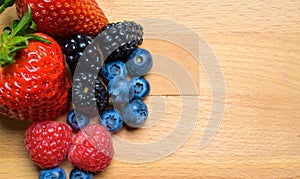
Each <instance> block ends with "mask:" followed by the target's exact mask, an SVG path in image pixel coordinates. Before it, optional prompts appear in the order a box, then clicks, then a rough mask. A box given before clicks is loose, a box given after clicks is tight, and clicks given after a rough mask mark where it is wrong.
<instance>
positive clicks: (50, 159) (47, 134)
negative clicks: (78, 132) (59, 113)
mask: <svg viewBox="0 0 300 179" xmlns="http://www.w3.org/2000/svg"><path fill="white" fill-rule="evenodd" d="M71 140H72V129H71V127H70V126H69V125H67V124H62V123H57V122H54V121H43V122H34V123H33V124H31V125H30V126H29V128H28V129H27V130H26V133H25V145H26V149H27V150H28V153H29V155H30V158H31V159H32V161H33V162H34V163H35V164H36V165H38V166H39V167H41V168H52V167H57V166H59V165H60V164H61V163H62V162H63V160H64V159H65V158H66V156H67V153H68V149H69V147H70V145H71Z"/></svg>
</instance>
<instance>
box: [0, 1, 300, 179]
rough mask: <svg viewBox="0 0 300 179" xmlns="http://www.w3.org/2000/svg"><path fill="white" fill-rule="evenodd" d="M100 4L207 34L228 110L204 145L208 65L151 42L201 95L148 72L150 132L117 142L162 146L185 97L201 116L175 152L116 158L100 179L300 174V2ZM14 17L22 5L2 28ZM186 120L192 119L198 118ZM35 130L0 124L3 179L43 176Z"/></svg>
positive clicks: (113, 14) (118, 13)
mask: <svg viewBox="0 0 300 179" xmlns="http://www.w3.org/2000/svg"><path fill="white" fill-rule="evenodd" d="M98 3H99V4H100V5H101V6H102V8H103V10H105V12H107V16H108V18H109V19H110V20H111V21H118V20H123V19H135V18H143V17H157V18H165V19H169V20H173V21H177V22H179V23H182V24H184V25H186V26H188V27H190V28H192V29H194V30H195V31H196V32H197V33H199V34H200V35H201V37H202V38H203V39H204V40H205V41H206V43H207V44H208V45H209V46H210V47H211V49H212V51H213V52H214V54H215V56H216V58H217V59H218V61H219V63H220V65H221V69H222V72H223V74H224V78H225V83H226V109H225V113H224V118H223V120H222V124H221V126H220V128H219V130H218V132H217V134H216V135H215V137H214V139H213V140H212V141H211V143H210V144H209V145H208V146H207V147H206V148H204V149H200V148H199V144H200V140H201V139H202V135H203V132H204V130H205V127H206V124H207V121H208V118H209V116H210V112H211V110H212V109H211V105H212V92H211V84H210V81H209V80H208V78H207V74H206V72H205V69H204V68H203V66H199V65H197V64H188V63H186V61H185V59H187V58H191V57H189V56H188V54H186V52H185V51H182V50H174V49H175V48H176V47H175V46H172V44H163V43H160V44H158V43H156V42H154V41H151V39H149V40H148V41H147V40H145V43H144V45H143V47H145V48H147V49H150V50H151V52H155V53H162V54H166V55H167V56H171V57H172V59H175V60H176V62H178V63H180V64H182V66H183V67H184V68H185V69H187V70H188V71H189V72H190V74H191V78H192V79H193V81H194V82H195V84H197V86H198V87H197V88H198V91H197V93H193V94H190V92H189V91H186V92H184V93H180V92H178V89H177V88H176V85H174V84H173V83H172V82H170V80H169V79H168V78H163V77H162V76H159V75H156V74H150V75H149V76H147V78H148V79H149V81H150V83H151V86H152V92H151V96H149V97H148V98H147V103H148V104H149V109H150V111H151V114H150V117H149V121H148V123H147V125H146V128H143V129H140V130H136V131H128V130H127V129H123V130H122V131H121V132H120V133H118V134H117V136H118V137H120V138H122V139H124V140H127V141H131V142H140V143H143V142H155V141H158V140H159V139H160V138H162V137H164V136H166V135H168V134H169V133H171V132H172V131H173V130H174V128H176V125H177V123H178V121H179V117H178V116H180V115H181V110H180V109H181V108H182V106H181V104H182V102H181V101H182V98H183V97H190V98H197V100H198V102H199V105H198V106H191V107H190V110H198V112H199V113H198V118H197V119H196V120H197V123H196V125H195V126H194V130H193V131H192V133H191V136H190V137H189V138H188V140H187V141H186V142H185V143H184V145H182V146H181V147H180V148H179V149H178V150H176V151H175V152H173V153H171V154H170V155H169V156H167V157H165V158H162V159H160V160H157V161H154V162H148V163H139V164H137V163H129V162H123V161H119V160H117V159H115V160H113V163H112V165H111V166H110V167H109V168H108V169H107V170H106V171H104V172H102V173H101V174H98V175H96V176H95V178H121V177H122V178H300V130H299V129H300V70H299V69H300V1H297V0H294V1H293V0H288V1H279V0H273V1H271V0H265V1H256V0H251V1H247V2H246V1H245V2H242V1H236V0H226V1H225V0H221V1H209V2H208V1H207V2H206V1H199V0H196V1H191V0H187V1H179V0H168V1H165V0H153V1H147V0H132V1H119V0H98ZM16 17H17V16H16V15H15V9H14V8H11V9H9V10H8V11H6V12H5V13H4V14H2V15H1V16H0V28H2V27H4V26H5V25H7V24H9V23H10V21H11V19H13V18H16ZM153 26H155V24H153ZM173 30H174V29H173ZM161 106H162V107H161ZM185 115H186V116H185V118H186V119H187V120H188V119H189V117H191V115H189V114H185ZM60 120H61V121H62V120H64V116H62V117H61V118H60ZM28 125H29V123H24V122H20V121H11V120H6V119H2V120H0V147H1V152H0V168H1V169H0V178H3V179H4V178H16V179H17V178H28V179H30V178H37V176H38V172H39V169H38V168H37V167H36V166H35V165H34V164H33V163H32V162H31V161H30V159H29V158H28V154H27V152H26V150H25V147H24V144H23V134H24V131H25V130H26V128H27V126H28ZM150 152H151V151H150ZM62 167H63V168H64V169H65V170H66V172H69V171H70V170H71V168H72V165H71V164H70V163H69V162H68V161H65V162H64V163H63V165H62Z"/></svg>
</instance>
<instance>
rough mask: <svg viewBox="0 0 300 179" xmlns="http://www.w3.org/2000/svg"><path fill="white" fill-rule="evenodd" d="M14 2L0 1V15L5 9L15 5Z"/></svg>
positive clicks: (13, 0)
mask: <svg viewBox="0 0 300 179" xmlns="http://www.w3.org/2000/svg"><path fill="white" fill-rule="evenodd" d="M15 1H16V0H0V14H1V13H2V12H4V11H5V9H6V8H8V7H11V6H13V5H14V4H15Z"/></svg>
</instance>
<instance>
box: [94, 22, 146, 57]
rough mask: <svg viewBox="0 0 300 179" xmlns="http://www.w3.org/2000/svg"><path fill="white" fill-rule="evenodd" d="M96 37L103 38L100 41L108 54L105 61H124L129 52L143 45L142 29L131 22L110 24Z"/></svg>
mask: <svg viewBox="0 0 300 179" xmlns="http://www.w3.org/2000/svg"><path fill="white" fill-rule="evenodd" d="M98 36H103V37H105V38H104V39H103V41H102V42H104V44H103V46H104V47H105V49H104V50H106V51H107V52H110V53H109V54H108V57H107V58H106V60H107V61H111V60H122V61H125V60H126V59H127V57H128V56H129V55H130V53H131V51H133V50H135V49H136V48H137V47H138V46H139V45H141V44H142V43H143V27H142V26H141V25H139V24H137V23H135V22H133V21H124V22H117V23H110V24H108V25H106V26H104V27H103V28H102V32H101V33H100V34H99V35H98Z"/></svg>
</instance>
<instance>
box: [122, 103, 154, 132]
mask: <svg viewBox="0 0 300 179" xmlns="http://www.w3.org/2000/svg"><path fill="white" fill-rule="evenodd" d="M147 118H148V108H147V105H146V104H145V103H144V102H143V101H142V100H140V99H134V100H133V101H131V102H130V103H129V104H127V105H126V106H125V107H124V109H123V110H122V119H123V121H124V122H125V123H126V125H127V126H129V127H132V128H139V127H141V126H143V125H144V123H145V122H146V120H147Z"/></svg>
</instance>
